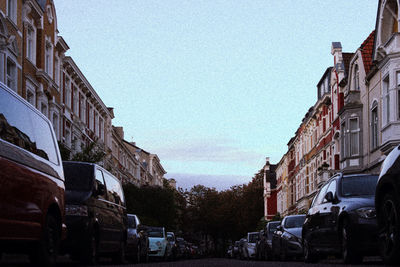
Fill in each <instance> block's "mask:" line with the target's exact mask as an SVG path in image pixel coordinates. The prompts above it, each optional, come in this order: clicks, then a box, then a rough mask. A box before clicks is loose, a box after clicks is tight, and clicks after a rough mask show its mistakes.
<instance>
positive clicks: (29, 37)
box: [26, 25, 36, 64]
mask: <svg viewBox="0 0 400 267" xmlns="http://www.w3.org/2000/svg"><path fill="white" fill-rule="evenodd" d="M35 41H36V40H35V30H34V29H33V27H31V26H30V25H29V26H28V28H27V33H26V57H27V58H28V59H29V60H30V61H31V62H32V63H33V64H36V51H35V50H36V49H35Z"/></svg>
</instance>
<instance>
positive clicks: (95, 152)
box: [71, 142, 106, 163]
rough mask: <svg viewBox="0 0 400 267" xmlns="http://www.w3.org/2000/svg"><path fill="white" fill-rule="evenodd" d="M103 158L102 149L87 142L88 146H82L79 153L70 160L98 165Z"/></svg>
mask: <svg viewBox="0 0 400 267" xmlns="http://www.w3.org/2000/svg"><path fill="white" fill-rule="evenodd" d="M105 156H106V153H105V152H104V148H103V147H102V146H101V145H100V144H99V143H97V142H89V144H88V145H82V150H81V152H78V153H76V154H75V155H73V156H72V159H71V160H73V161H82V162H90V163H98V162H100V161H102V160H103V159H104V157H105Z"/></svg>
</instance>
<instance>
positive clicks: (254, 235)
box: [245, 232, 260, 259]
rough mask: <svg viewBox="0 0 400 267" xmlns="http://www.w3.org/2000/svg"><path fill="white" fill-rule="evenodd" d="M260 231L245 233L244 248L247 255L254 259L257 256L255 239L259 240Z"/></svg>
mask: <svg viewBox="0 0 400 267" xmlns="http://www.w3.org/2000/svg"><path fill="white" fill-rule="evenodd" d="M259 235H260V233H259V232H250V233H247V242H246V245H245V249H246V251H247V253H246V254H247V257H248V258H249V259H255V258H256V256H257V253H256V245H257V241H258V240H259V237H260V236H259Z"/></svg>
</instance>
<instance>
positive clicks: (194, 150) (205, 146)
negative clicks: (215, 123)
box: [156, 138, 263, 165]
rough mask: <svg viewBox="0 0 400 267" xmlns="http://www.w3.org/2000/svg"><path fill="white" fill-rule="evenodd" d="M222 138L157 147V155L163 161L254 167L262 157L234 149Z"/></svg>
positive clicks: (183, 141)
mask: <svg viewBox="0 0 400 267" xmlns="http://www.w3.org/2000/svg"><path fill="white" fill-rule="evenodd" d="M231 143H232V141H230V140H228V139H222V138H217V139H216V138H214V139H209V138H207V139H192V140H181V142H179V143H175V144H171V143H170V144H168V147H159V148H157V149H156V151H157V154H158V155H160V156H161V157H162V158H163V159H164V160H175V161H197V162H205V161H206V162H229V163H233V162H241V163H249V164H251V165H254V164H255V163H257V162H259V160H260V158H263V155H262V154H260V153H257V152H253V151H249V150H246V149H242V148H239V147H236V146H234V145H232V144H231Z"/></svg>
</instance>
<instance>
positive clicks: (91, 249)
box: [81, 231, 99, 265]
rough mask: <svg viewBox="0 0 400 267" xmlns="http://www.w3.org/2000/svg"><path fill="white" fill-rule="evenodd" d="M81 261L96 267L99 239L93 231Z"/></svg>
mask: <svg viewBox="0 0 400 267" xmlns="http://www.w3.org/2000/svg"><path fill="white" fill-rule="evenodd" d="M81 261H82V262H83V263H85V264H88V265H96V264H97V263H98V261H99V239H98V236H97V234H96V232H95V231H92V233H91V234H90V237H89V240H88V243H87V246H86V247H85V250H84V251H83V253H82V255H81Z"/></svg>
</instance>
